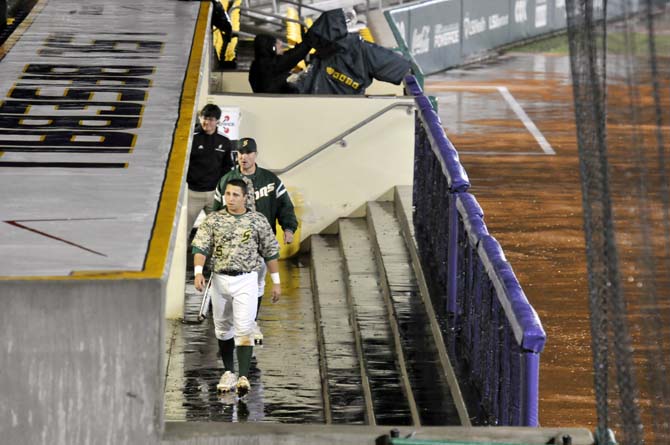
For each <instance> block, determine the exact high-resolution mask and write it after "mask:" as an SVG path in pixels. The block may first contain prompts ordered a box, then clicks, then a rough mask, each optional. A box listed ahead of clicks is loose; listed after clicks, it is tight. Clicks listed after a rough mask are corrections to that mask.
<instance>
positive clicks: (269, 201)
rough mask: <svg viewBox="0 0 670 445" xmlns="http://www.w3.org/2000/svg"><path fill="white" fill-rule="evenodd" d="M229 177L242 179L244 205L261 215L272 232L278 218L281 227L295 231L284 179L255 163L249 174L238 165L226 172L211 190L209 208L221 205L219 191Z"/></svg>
mask: <svg viewBox="0 0 670 445" xmlns="http://www.w3.org/2000/svg"><path fill="white" fill-rule="evenodd" d="M231 179H242V180H243V181H244V182H246V184H247V188H248V191H247V208H249V209H255V210H256V211H257V212H260V213H262V214H263V215H265V217H266V218H267V220H268V221H269V222H270V227H272V231H273V232H275V233H276V231H277V228H276V225H277V221H279V225H280V226H281V228H282V229H283V230H284V231H287V230H290V231H291V232H294V233H295V231H296V229H297V228H298V219H297V218H296V216H295V210H294V209H293V203H292V202H291V198H290V197H289V195H288V191H287V190H286V187H285V186H284V183H283V182H282V181H281V179H279V178H278V177H277V175H275V174H274V173H272V172H271V171H269V170H266V169H264V168H261V167H259V166H256V171H255V172H254V174H252V175H243V174H242V172H240V167H239V166H238V167H236V168H235V170H231V171H229V172H228V173H226V174H225V176H224V177H223V178H221V180H220V181H219V184H218V185H217V186H216V190H215V191H214V205H213V207H212V210H214V211H217V210H220V209H222V208H223V207H224V206H225V202H224V199H223V195H224V193H225V191H226V185H227V184H228V181H230V180H231ZM249 185H251V186H252V187H249Z"/></svg>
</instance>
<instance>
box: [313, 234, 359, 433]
mask: <svg viewBox="0 0 670 445" xmlns="http://www.w3.org/2000/svg"><path fill="white" fill-rule="evenodd" d="M311 263H312V264H311V266H312V269H311V270H312V294H313V296H314V312H315V318H316V322H317V338H318V339H319V351H320V356H321V357H320V366H321V374H322V381H323V392H324V400H325V405H326V423H334V424H362V423H365V406H364V398H363V390H362V383H361V371H360V366H359V361H358V352H357V350H356V344H355V338H354V332H353V328H352V323H351V312H350V311H349V304H348V302H347V285H346V282H345V280H344V265H343V259H342V255H341V253H340V248H339V245H338V239H337V237H336V236H333V235H314V236H312V255H311Z"/></svg>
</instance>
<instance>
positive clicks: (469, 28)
mask: <svg viewBox="0 0 670 445" xmlns="http://www.w3.org/2000/svg"><path fill="white" fill-rule="evenodd" d="M484 31H486V17H480V18H478V19H470V17H469V16H468V15H466V16H465V18H464V19H463V38H465V39H468V38H470V37H472V36H474V35H477V34H480V33H482V32H484Z"/></svg>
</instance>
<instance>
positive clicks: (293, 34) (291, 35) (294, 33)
mask: <svg viewBox="0 0 670 445" xmlns="http://www.w3.org/2000/svg"><path fill="white" fill-rule="evenodd" d="M286 18H288V19H293V20H300V16H299V15H298V10H297V9H295V8H293V7H288V8H286ZM286 40H287V41H288V44H289V46H294V45H297V44H298V43H300V42H302V35H301V34H300V23H295V22H289V21H287V22H286Z"/></svg>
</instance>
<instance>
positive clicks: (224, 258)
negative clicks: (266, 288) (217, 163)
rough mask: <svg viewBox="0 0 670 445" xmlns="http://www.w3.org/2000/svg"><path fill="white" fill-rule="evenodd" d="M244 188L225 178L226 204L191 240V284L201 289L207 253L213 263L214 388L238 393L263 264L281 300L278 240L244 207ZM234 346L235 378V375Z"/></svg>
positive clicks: (244, 388)
mask: <svg viewBox="0 0 670 445" xmlns="http://www.w3.org/2000/svg"><path fill="white" fill-rule="evenodd" d="M246 193H247V187H246V183H245V182H244V181H242V180H240V179H233V180H231V181H229V182H228V184H227V186H226V189H225V193H224V196H225V199H226V203H227V204H226V207H224V208H223V209H221V210H220V211H218V212H213V213H210V214H209V215H208V216H207V218H205V220H204V221H203V223H202V224H201V225H200V227H199V228H198V231H197V233H196V235H195V238H194V239H193V243H192V247H193V254H194V259H193V264H194V268H195V287H196V289H198V290H199V291H202V290H203V289H204V288H205V277H204V276H203V274H202V268H203V266H204V264H205V260H206V258H207V257H211V264H212V273H213V276H212V289H211V292H212V293H211V296H212V308H213V311H212V313H213V317H214V331H215V334H216V338H217V339H218V341H219V349H220V352H221V357H222V359H223V364H224V367H225V370H224V371H225V372H224V374H223V376H222V377H221V381H220V382H219V385H217V388H218V389H219V390H220V391H224V392H225V391H230V390H233V389H237V392H238V395H239V396H240V397H241V396H243V395H245V394H246V393H247V392H248V391H249V387H250V384H249V380H248V375H249V367H250V364H251V356H252V353H253V345H254V337H253V326H254V319H255V318H256V311H257V309H258V308H257V299H258V298H257V297H258V272H257V271H258V270H259V269H260V268H261V265H262V264H263V263H267V268H268V269H269V270H270V276H271V277H272V282H273V285H272V302H273V303H275V302H277V301H278V300H279V297H280V295H281V287H280V284H279V266H278V264H277V259H278V258H279V243H278V242H277V240H276V238H275V235H274V233H273V231H272V229H271V228H270V225H269V224H268V221H267V219H266V218H265V217H264V216H263V215H262V214H260V213H258V212H255V211H252V210H249V209H247V208H246V206H245V199H246ZM235 348H237V361H238V365H239V380H238V379H237V377H236V376H235V373H234V360H233V354H234V351H235Z"/></svg>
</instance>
